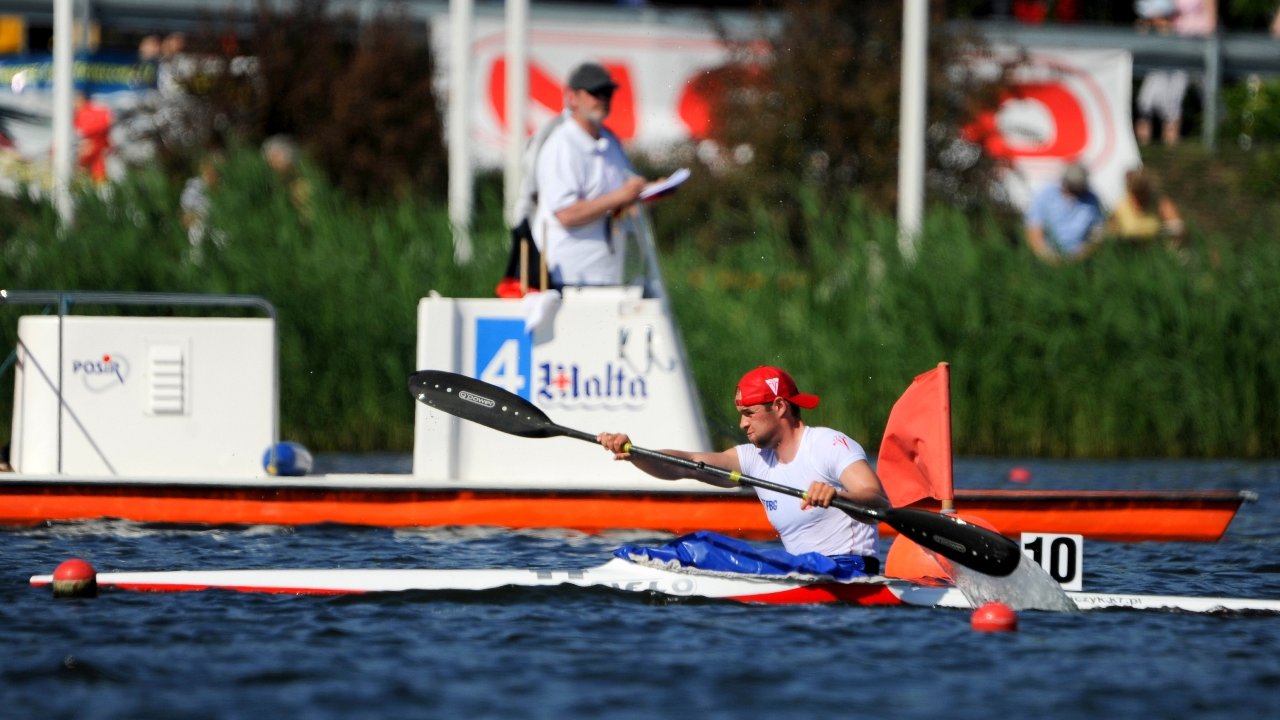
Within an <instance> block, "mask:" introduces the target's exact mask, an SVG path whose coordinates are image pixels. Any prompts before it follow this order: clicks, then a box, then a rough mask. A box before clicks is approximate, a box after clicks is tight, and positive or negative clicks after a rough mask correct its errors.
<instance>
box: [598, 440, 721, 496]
mask: <svg viewBox="0 0 1280 720" xmlns="http://www.w3.org/2000/svg"><path fill="white" fill-rule="evenodd" d="M596 439H597V440H599V441H600V444H601V445H603V446H604V448H605V449H606V450H608V451H609V452H611V453H613V458H614V459H615V460H627V461H629V462H630V463H631V464H632V465H635V466H636V467H637V468H639V469H640V470H643V471H644V472H646V473H648V474H649V475H652V476H653V477H656V478H658V479H659V480H681V479H684V478H689V479H693V480H699V481H701V482H704V483H707V484H709V485H715V486H716V487H737V483H735V482H734V481H732V480H730V479H728V478H724V477H721V476H719V475H713V474H711V473H706V472H697V471H693V470H689V469H688V468H685V467H683V466H680V465H676V464H674V463H668V462H662V461H661V460H654V459H651V458H647V457H643V458H642V457H635V456H633V455H632V454H631V453H630V452H627V450H626V448H627V447H629V446H630V445H631V438H630V437H628V436H627V434H626V433H600V434H599V435H597V436H596ZM659 452H661V453H663V454H664V455H674V456H675V457H678V458H684V459H685V460H692V461H693V462H700V463H704V464H706V465H710V466H712V467H717V468H720V469H722V470H729V471H731V472H740V471H741V470H742V466H741V465H740V464H739V462H738V450H737V448H729V449H728V450H724V451H722V452H687V451H685V450H661V451H659Z"/></svg>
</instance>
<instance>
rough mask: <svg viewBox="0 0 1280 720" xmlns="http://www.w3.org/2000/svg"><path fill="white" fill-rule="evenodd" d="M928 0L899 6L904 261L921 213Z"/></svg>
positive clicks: (912, 247) (909, 255)
mask: <svg viewBox="0 0 1280 720" xmlns="http://www.w3.org/2000/svg"><path fill="white" fill-rule="evenodd" d="M928 40H929V0H905V2H904V3H903V5H902V88H901V95H902V98H901V105H900V107H899V111H898V114H899V120H898V122H899V128H898V133H899V135H898V249H899V251H900V252H901V253H902V256H903V257H905V258H907V259H908V260H911V259H914V258H915V254H916V246H915V242H916V236H917V235H918V234H919V232H920V225H921V219H922V217H923V215H924V169H925V160H924V131H925V127H924V125H925V90H926V84H927V81H928V76H927V72H926V70H927V68H928V57H927V49H928Z"/></svg>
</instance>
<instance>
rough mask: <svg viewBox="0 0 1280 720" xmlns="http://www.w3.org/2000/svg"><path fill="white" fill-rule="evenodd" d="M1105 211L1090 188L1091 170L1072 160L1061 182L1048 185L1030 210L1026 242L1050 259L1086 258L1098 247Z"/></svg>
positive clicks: (1055, 260) (1033, 202)
mask: <svg viewBox="0 0 1280 720" xmlns="http://www.w3.org/2000/svg"><path fill="white" fill-rule="evenodd" d="M1103 221H1104V215H1103V213H1102V203H1101V202H1100V201H1099V200H1098V196H1097V195H1095V194H1094V193H1093V191H1092V190H1090V189H1089V172H1088V171H1087V170H1085V167H1084V165H1081V164H1080V163H1072V164H1071V165H1068V166H1067V169H1066V170H1065V171H1063V173H1062V182H1061V183H1058V184H1053V185H1049V186H1047V187H1045V188H1044V189H1042V190H1041V191H1040V192H1038V193H1036V196H1035V197H1034V198H1033V199H1032V201H1031V207H1030V208H1028V210H1027V216H1026V230H1027V244H1028V245H1030V246H1031V250H1032V252H1034V253H1035V254H1036V256H1037V257H1039V258H1041V259H1043V260H1046V261H1048V262H1051V263H1058V262H1063V261H1072V260H1083V259H1085V258H1087V257H1088V256H1089V255H1091V254H1092V253H1093V251H1094V250H1096V249H1097V247H1098V244H1099V241H1100V240H1101V237H1102V228H1103Z"/></svg>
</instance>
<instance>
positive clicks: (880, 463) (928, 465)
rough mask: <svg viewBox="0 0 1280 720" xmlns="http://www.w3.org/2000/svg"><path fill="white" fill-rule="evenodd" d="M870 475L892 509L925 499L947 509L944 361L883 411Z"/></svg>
mask: <svg viewBox="0 0 1280 720" xmlns="http://www.w3.org/2000/svg"><path fill="white" fill-rule="evenodd" d="M876 474H877V475H879V476H880V482H881V483H882V484H883V485H884V490H885V493H887V494H888V496H889V502H890V503H892V504H893V506H894V507H902V506H904V505H910V504H911V503H913V502H916V501H917V500H920V499H922V498H926V497H933V498H937V499H938V500H940V501H941V502H942V509H943V510H944V511H949V510H951V509H952V507H953V501H954V500H955V488H954V487H953V486H952V477H951V372H950V366H949V365H948V364H947V363H938V367H936V368H934V369H933V370H930V371H929V372H927V373H924V374H922V375H918V376H916V379H915V380H913V381H912V383H911V387H909V388H907V391H906V392H904V393H903V394H902V397H900V398H898V402H896V403H894V405H893V409H892V410H890V411H889V421H888V422H887V423H886V424H885V428H884V440H883V441H882V442H881V443H880V457H879V459H878V460H877V461H876Z"/></svg>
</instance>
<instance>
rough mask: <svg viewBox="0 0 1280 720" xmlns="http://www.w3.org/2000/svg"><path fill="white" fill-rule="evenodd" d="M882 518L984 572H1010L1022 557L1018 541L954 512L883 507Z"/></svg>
mask: <svg viewBox="0 0 1280 720" xmlns="http://www.w3.org/2000/svg"><path fill="white" fill-rule="evenodd" d="M884 521H885V522H887V523H888V524H889V526H890V527H892V528H893V529H894V530H897V531H898V532H900V533H902V534H903V535H905V536H906V537H907V538H908V539H910V540H912V541H914V542H915V543H916V544H917V545H921V546H923V547H926V548H929V549H930V550H932V551H934V552H936V553H938V554H939V555H941V556H943V557H945V558H947V559H948V560H951V561H953V562H956V563H959V564H961V565H964V566H965V567H968V568H972V569H974V570H977V571H978V572H981V573H986V574H987V575H994V576H996V577H1004V576H1006V575H1010V574H1012V573H1013V571H1014V570H1016V569H1017V568H1018V563H1019V562H1021V561H1022V548H1020V547H1019V546H1018V543H1016V542H1014V541H1012V540H1010V539H1009V538H1007V537H1005V536H1003V535H1001V534H1000V533H998V532H994V531H992V530H988V529H986V528H984V527H979V526H977V525H971V524H969V523H967V522H965V521H964V520H961V519H960V518H958V517H955V516H954V515H941V514H939V513H934V512H929V511H928V510H919V509H916V508H894V509H891V510H886V511H884Z"/></svg>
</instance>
